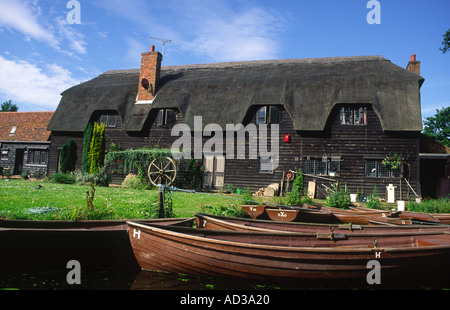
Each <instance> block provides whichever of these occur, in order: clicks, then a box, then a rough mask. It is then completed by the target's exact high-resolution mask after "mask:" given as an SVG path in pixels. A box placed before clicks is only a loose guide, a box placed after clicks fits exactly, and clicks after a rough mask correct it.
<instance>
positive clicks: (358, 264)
mask: <svg viewBox="0 0 450 310" xmlns="http://www.w3.org/2000/svg"><path fill="white" fill-rule="evenodd" d="M128 226H129V228H130V229H129V233H130V242H131V246H132V248H133V252H134V255H135V257H136V260H137V262H138V263H139V265H140V267H141V268H142V269H145V270H157V271H167V272H174V273H185V274H194V275H207V276H215V277H231V278H243V279H259V280H266V281H267V280H268V279H269V281H300V280H308V279H310V280H313V279H326V280H335V281H342V280H344V279H352V280H355V281H360V282H362V283H366V279H367V275H368V272H369V271H370V270H371V269H368V268H369V267H368V264H370V263H371V262H373V261H374V260H376V261H377V263H378V264H379V272H380V276H381V279H386V278H389V277H391V276H394V277H397V278H400V276H401V275H405V274H411V273H414V275H417V274H418V273H420V272H421V271H424V272H426V273H429V272H434V271H440V272H441V273H433V274H436V275H438V276H440V275H442V273H448V269H449V268H448V261H449V259H450V234H446V233H443V232H437V233H435V234H428V235H422V234H421V235H417V236H414V235H408V236H406V235H405V236H403V237H401V236H400V235H398V236H395V237H389V236H386V238H384V237H380V238H378V237H377V240H376V242H374V240H373V237H369V236H365V237H364V236H362V235H361V234H360V235H358V237H355V236H356V235H351V236H350V235H349V236H347V237H346V238H345V239H334V240H330V239H320V238H318V236H315V234H310V235H311V236H309V237H308V234H285V233H273V232H270V233H265V232H244V231H223V230H207V229H194V228H185V227H174V226H161V225H156V224H148V225H144V224H139V223H133V222H128ZM313 235H314V236H313Z"/></svg>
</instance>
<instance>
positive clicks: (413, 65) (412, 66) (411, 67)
mask: <svg viewBox="0 0 450 310" xmlns="http://www.w3.org/2000/svg"><path fill="white" fill-rule="evenodd" d="M406 70H408V71H411V72H414V73H415V74H417V75H420V61H417V60H416V54H412V55H411V57H410V58H409V62H408V66H407V67H406Z"/></svg>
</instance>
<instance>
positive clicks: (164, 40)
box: [150, 37, 172, 56]
mask: <svg viewBox="0 0 450 310" xmlns="http://www.w3.org/2000/svg"><path fill="white" fill-rule="evenodd" d="M150 39H152V40H157V41H161V42H162V45H163V49H162V53H161V54H162V55H163V56H164V48H165V46H166V44H167V43H172V40H168V39H160V38H153V37H150Z"/></svg>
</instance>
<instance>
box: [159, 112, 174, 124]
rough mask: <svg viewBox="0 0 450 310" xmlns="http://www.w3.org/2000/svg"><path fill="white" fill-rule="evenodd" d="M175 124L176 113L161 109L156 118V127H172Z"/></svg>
mask: <svg viewBox="0 0 450 310" xmlns="http://www.w3.org/2000/svg"><path fill="white" fill-rule="evenodd" d="M176 123H177V111H175V110H171V109H161V110H159V111H158V115H157V116H156V125H157V126H162V125H169V126H173V125H175V124H176Z"/></svg>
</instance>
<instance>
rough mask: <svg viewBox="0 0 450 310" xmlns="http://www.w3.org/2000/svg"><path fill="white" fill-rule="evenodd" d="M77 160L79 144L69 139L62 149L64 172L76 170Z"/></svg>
mask: <svg viewBox="0 0 450 310" xmlns="http://www.w3.org/2000/svg"><path fill="white" fill-rule="evenodd" d="M76 161H77V145H76V144H75V142H73V140H69V141H67V143H66V144H64V145H63V147H62V149H61V155H60V170H61V172H62V173H67V172H72V171H75V163H76Z"/></svg>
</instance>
